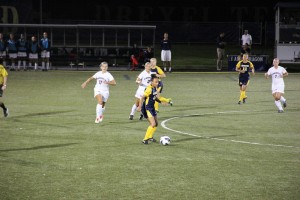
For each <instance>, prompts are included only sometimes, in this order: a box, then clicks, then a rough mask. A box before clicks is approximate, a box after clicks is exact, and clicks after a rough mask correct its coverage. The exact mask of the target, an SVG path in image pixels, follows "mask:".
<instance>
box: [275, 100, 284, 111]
mask: <svg viewBox="0 0 300 200" xmlns="http://www.w3.org/2000/svg"><path fill="white" fill-rule="evenodd" d="M275 105H276V106H277V108H278V110H283V109H282V105H281V102H280V101H279V100H278V101H275Z"/></svg>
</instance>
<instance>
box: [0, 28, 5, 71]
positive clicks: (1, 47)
mask: <svg viewBox="0 0 300 200" xmlns="http://www.w3.org/2000/svg"><path fill="white" fill-rule="evenodd" d="M0 63H2V64H3V66H4V67H6V41H5V40H4V38H3V34H2V33H0Z"/></svg>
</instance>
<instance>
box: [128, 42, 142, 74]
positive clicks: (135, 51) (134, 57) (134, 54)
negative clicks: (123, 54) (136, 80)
mask: <svg viewBox="0 0 300 200" xmlns="http://www.w3.org/2000/svg"><path fill="white" fill-rule="evenodd" d="M139 60H140V49H139V48H138V47H137V45H136V43H134V44H133V48H132V49H131V52H130V62H131V68H130V70H136V69H137V68H138V66H139Z"/></svg>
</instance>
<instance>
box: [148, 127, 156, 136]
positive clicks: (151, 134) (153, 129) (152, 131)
mask: <svg viewBox="0 0 300 200" xmlns="http://www.w3.org/2000/svg"><path fill="white" fill-rule="evenodd" d="M155 131H156V126H155V127H154V128H152V130H151V132H150V136H149V137H150V138H153V133H154V132H155Z"/></svg>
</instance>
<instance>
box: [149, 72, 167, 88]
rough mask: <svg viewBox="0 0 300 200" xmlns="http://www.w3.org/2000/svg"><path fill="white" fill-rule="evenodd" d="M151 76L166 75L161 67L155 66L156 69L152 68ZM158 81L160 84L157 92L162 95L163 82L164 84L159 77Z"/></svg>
mask: <svg viewBox="0 0 300 200" xmlns="http://www.w3.org/2000/svg"><path fill="white" fill-rule="evenodd" d="M150 74H159V75H162V74H164V71H163V70H162V69H161V68H160V67H158V66H155V67H154V68H152V67H151V69H150ZM158 80H159V82H158V86H157V90H158V91H159V92H160V93H162V89H163V82H162V80H161V78H160V77H158Z"/></svg>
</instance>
